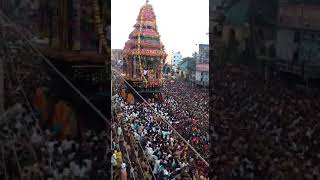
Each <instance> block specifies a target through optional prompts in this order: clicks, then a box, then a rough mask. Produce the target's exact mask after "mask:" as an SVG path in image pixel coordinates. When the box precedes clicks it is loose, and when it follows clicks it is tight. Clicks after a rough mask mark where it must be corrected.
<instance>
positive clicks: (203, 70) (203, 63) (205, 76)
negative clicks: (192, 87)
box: [195, 44, 209, 87]
mask: <svg viewBox="0 0 320 180" xmlns="http://www.w3.org/2000/svg"><path fill="white" fill-rule="evenodd" d="M195 78H196V79H195V82H196V84H198V85H202V86H206V87H208V86H209V44H199V55H198V58H197V65H196V77H195Z"/></svg>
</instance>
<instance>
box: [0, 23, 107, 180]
mask: <svg viewBox="0 0 320 180" xmlns="http://www.w3.org/2000/svg"><path fill="white" fill-rule="evenodd" d="M1 23H2V22H1ZM1 25H2V24H1ZM2 30H3V31H1V33H4V34H1V37H2V38H3V39H1V40H2V42H4V43H5V44H4V48H3V49H1V50H2V51H1V54H2V55H3V58H4V61H3V65H4V66H5V68H4V71H5V72H4V75H5V89H4V95H5V99H4V100H5V111H10V110H11V109H12V107H15V106H14V105H16V104H22V108H20V109H18V110H16V112H15V113H11V114H10V115H6V116H3V115H2V114H1V123H0V136H1V139H0V141H1V146H0V148H1V149H0V150H1V165H0V167H1V170H0V176H1V177H0V179H30V180H37V179H46V180H47V179H48V180H50V179H51V180H64V179H65V180H70V179H108V178H109V177H110V175H109V173H110V166H111V161H110V158H111V152H109V151H108V150H110V147H109V144H110V143H109V142H108V141H109V138H110V136H109V132H107V131H106V130H105V131H102V132H95V131H93V130H88V129H84V130H83V131H81V132H80V133H79V134H76V135H74V136H72V137H71V136H68V137H66V138H64V139H61V138H60V137H59V135H58V134H56V133H55V131H54V130H53V129H51V128H50V127H48V129H43V128H42V127H40V123H39V119H40V114H39V113H38V112H36V111H35V109H33V107H32V103H30V100H31V99H32V97H33V95H34V94H35V91H36V88H37V87H43V86H44V87H45V86H48V85H49V84H50V77H49V76H48V74H47V72H46V71H45V69H44V68H43V66H42V64H43V61H42V60H41V59H40V58H39V55H37V54H36V53H33V50H32V48H31V47H30V46H28V43H27V42H25V41H24V40H20V37H18V36H17V35H16V34H15V31H14V30H12V31H10V29H2ZM106 129H107V128H106Z"/></svg>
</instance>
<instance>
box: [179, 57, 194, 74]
mask: <svg viewBox="0 0 320 180" xmlns="http://www.w3.org/2000/svg"><path fill="white" fill-rule="evenodd" d="M183 63H187V69H188V70H189V71H194V70H196V64H197V61H196V58H194V57H185V58H183V59H182V61H181V62H180V64H179V65H181V64H183Z"/></svg>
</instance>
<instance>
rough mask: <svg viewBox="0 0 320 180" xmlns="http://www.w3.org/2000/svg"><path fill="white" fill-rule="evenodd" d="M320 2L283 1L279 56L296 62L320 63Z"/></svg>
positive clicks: (280, 11)
mask: <svg viewBox="0 0 320 180" xmlns="http://www.w3.org/2000/svg"><path fill="white" fill-rule="evenodd" d="M319 17H320V3H317V4H313V3H312V4H305V3H303V4H302V3H281V4H280V7H279V17H278V24H279V28H278V31H277V46H276V48H277V51H276V52H277V58H278V59H281V60H285V61H289V62H292V63H294V64H299V63H306V64H308V63H311V64H320V51H319V49H320V43H319V42H320V18H319Z"/></svg>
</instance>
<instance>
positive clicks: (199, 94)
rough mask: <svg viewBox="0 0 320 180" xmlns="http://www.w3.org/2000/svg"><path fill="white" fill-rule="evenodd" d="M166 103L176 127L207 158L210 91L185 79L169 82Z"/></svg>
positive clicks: (164, 93)
mask: <svg viewBox="0 0 320 180" xmlns="http://www.w3.org/2000/svg"><path fill="white" fill-rule="evenodd" d="M163 95H164V96H165V98H164V99H165V105H166V106H167V109H168V111H169V112H170V113H171V114H172V115H173V116H174V117H175V119H176V120H175V124H174V128H175V129H176V130H177V131H178V132H179V133H180V134H181V135H182V136H183V137H184V138H186V139H188V140H190V142H191V144H192V145H193V146H194V147H195V148H196V150H197V151H198V152H199V153H200V154H201V155H202V156H203V157H205V158H206V159H208V157H209V134H208V130H209V129H208V127H209V92H208V89H204V88H199V87H195V86H193V85H191V84H189V83H187V82H185V81H175V82H172V83H171V82H169V81H168V82H167V83H166V86H165V88H163Z"/></svg>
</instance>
